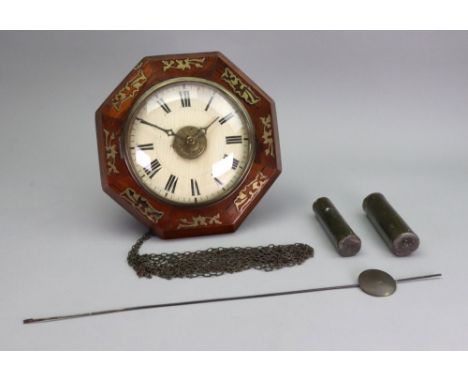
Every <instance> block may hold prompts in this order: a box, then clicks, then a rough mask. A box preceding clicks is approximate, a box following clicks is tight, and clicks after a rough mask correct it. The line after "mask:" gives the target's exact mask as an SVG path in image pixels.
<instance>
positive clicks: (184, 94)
mask: <svg viewBox="0 0 468 382" xmlns="http://www.w3.org/2000/svg"><path fill="white" fill-rule="evenodd" d="M179 95H180V103H181V104H182V107H190V106H192V105H191V104H190V93H189V91H188V90H183V91H181V92H179Z"/></svg>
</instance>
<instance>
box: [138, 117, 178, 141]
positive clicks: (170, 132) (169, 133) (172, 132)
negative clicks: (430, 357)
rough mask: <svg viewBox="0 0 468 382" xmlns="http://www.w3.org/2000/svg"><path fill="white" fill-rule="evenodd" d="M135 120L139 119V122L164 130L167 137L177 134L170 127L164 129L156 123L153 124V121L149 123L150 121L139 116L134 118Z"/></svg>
mask: <svg viewBox="0 0 468 382" xmlns="http://www.w3.org/2000/svg"><path fill="white" fill-rule="evenodd" d="M135 119H136V120H137V121H140V122H141V123H143V124H145V125H148V126H152V127H155V128H156V129H159V130H161V131H164V132H165V133H166V134H167V135H168V136H169V137H173V136H177V134H176V133H175V132H174V130H172V129H164V128H162V127H160V126H158V125H155V124H154V123H151V122H148V121H145V120H144V119H141V118H135Z"/></svg>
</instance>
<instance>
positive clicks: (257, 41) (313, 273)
mask: <svg viewBox="0 0 468 382" xmlns="http://www.w3.org/2000/svg"><path fill="white" fill-rule="evenodd" d="M467 48H468V34H467V33H466V32H308V33H307V32H304V33H301V32H297V33H296V32H294V33H293V32H117V33H116V32H73V33H72V32H0V116H1V137H0V170H1V188H0V219H1V220H0V222H1V226H0V243H1V248H0V251H1V252H0V348H1V349H325V350H326V349H468V330H467V322H468V304H467V301H468V284H467V277H466V276H467V268H468V253H467V251H466V217H467V212H468V203H467V201H468V162H467V159H468V151H467V143H468V126H467V121H468V107H467V105H468V69H467V68H468V49H467ZM210 50H220V51H222V52H224V53H225V54H226V55H227V56H228V57H229V58H230V59H232V60H233V61H234V62H235V63H236V64H237V65H238V66H239V67H240V68H242V69H243V70H244V71H245V72H246V73H247V74H248V75H250V76H251V77H252V78H253V79H254V80H255V81H256V82H257V83H258V84H259V85H260V86H261V87H262V88H263V89H264V90H265V91H266V92H267V93H268V94H269V95H271V96H272V97H273V98H274V99H275V100H276V105H277V111H278V122H279V130H280V137H281V148H282V157H283V174H282V175H281V176H280V178H279V179H278V181H277V182H276V183H275V185H274V186H273V187H272V189H271V190H270V192H269V193H268V194H267V195H266V196H265V198H264V199H263V200H262V202H261V203H260V204H259V205H258V206H257V208H256V209H255V210H254V212H253V213H252V214H251V215H250V216H249V217H248V218H247V220H246V221H245V222H244V224H243V225H242V226H241V228H240V229H239V230H238V231H237V232H236V233H234V234H230V235H221V236H216V237H202V238H196V239H184V240H173V241H162V240H159V239H153V240H152V241H151V242H150V243H148V244H147V245H146V246H145V247H144V249H145V250H152V251H173V250H178V251H181V250H188V249H201V248H206V247H210V246H232V245H260V244H268V243H271V242H273V243H278V244H279V243H291V242H306V243H309V244H311V245H312V246H313V247H314V248H315V250H316V256H315V258H314V259H312V260H309V261H308V262H306V263H305V264H304V265H302V266H300V267H295V268H292V269H286V270H281V271H277V272H272V273H263V272H259V271H247V272H243V273H240V274H236V275H229V276H224V277H219V278H212V279H195V280H173V281H166V280H159V279H152V280H146V279H144V280H141V279H138V278H137V277H136V276H135V274H134V273H133V270H131V269H130V268H129V267H128V266H127V264H126V252H127V250H128V248H129V247H130V246H131V244H132V243H133V241H134V240H135V239H136V238H137V237H138V235H140V234H141V233H142V232H144V231H145V228H144V227H142V226H141V225H140V224H139V223H138V222H136V221H135V220H134V219H133V218H132V217H131V216H130V215H128V214H127V213H126V212H125V211H124V210H123V209H122V208H120V207H119V206H118V205H117V204H116V203H115V202H113V201H112V200H111V199H110V198H109V197H107V196H106V195H105V194H104V193H103V192H102V191H101V188H100V182H99V173H98V163H97V150H96V141H95V127H94V111H95V109H96V108H97V107H98V106H99V105H100V103H101V102H102V101H103V100H104V98H105V97H106V96H107V95H108V94H109V93H110V92H111V91H112V90H113V89H114V87H115V86H116V85H117V83H118V82H119V81H120V80H121V79H122V78H123V77H124V76H125V75H126V74H127V73H128V72H129V71H130V69H131V68H132V67H133V66H134V65H135V64H136V63H137V62H138V61H139V59H140V58H141V57H143V56H145V55H154V54H168V53H184V52H197V51H210ZM373 191H382V192H384V193H385V194H386V195H387V197H388V199H389V200H390V201H391V202H392V204H393V205H394V206H395V207H396V208H397V209H398V210H399V211H400V212H401V214H402V215H403V216H404V217H405V218H406V220H407V221H408V222H409V224H410V225H411V226H412V227H413V229H414V230H415V231H416V232H417V233H418V234H419V235H420V237H421V240H422V245H421V248H420V250H418V251H417V252H416V253H415V254H414V255H413V256H411V257H408V258H396V257H394V256H393V255H392V254H391V253H390V252H389V251H388V250H387V248H386V247H385V246H384V244H383V243H382V241H381V240H380V238H379V237H378V236H377V234H376V233H375V231H374V230H373V229H372V227H371V226H370V224H369V223H368V221H367V219H366V217H365V215H364V214H363V212H362V209H361V202H362V199H363V198H364V197H365V196H366V195H367V194H369V193H370V192H373ZM323 195H326V196H329V197H330V198H331V199H332V200H333V201H334V202H335V204H336V205H337V206H338V208H339V209H340V210H341V212H342V213H343V214H344V216H346V218H347V219H348V221H349V223H350V224H351V225H352V226H353V227H354V228H355V230H356V232H357V233H358V234H359V235H360V236H361V238H362V240H363V248H362V251H361V252H360V254H359V255H357V256H356V257H354V258H340V257H339V256H338V255H337V254H336V253H335V252H334V250H333V248H332V246H331V245H330V243H329V241H328V239H327V238H326V237H325V235H324V234H323V232H322V231H321V229H320V227H319V225H318V223H317V221H316V220H315V218H314V216H313V214H312V212H311V204H312V202H313V201H314V200H315V199H316V198H317V197H319V196H323ZM369 267H376V268H382V269H385V270H387V271H388V272H390V273H392V274H393V275H395V276H396V277H404V276H411V275H417V274H424V273H432V272H442V273H443V275H444V276H443V278H442V279H441V280H438V281H423V282H416V283H411V284H405V285H401V286H400V287H399V290H398V292H397V293H396V294H395V295H394V296H392V297H390V298H384V299H377V298H371V297H369V296H367V295H365V294H363V293H362V292H360V291H359V290H357V289H354V290H342V291H333V292H326V293H315V294H310V295H299V296H291V297H281V298H273V299H264V300H251V301H238V302H231V303H220V304H210V305H198V306H191V307H179V308H171V309H164V310H155V311H142V312H132V313H125V314H120V315H110V316H101V317H94V318H86V319H80V320H70V321H61V322H56V323H48V324H39V325H30V326H23V325H22V323H21V320H22V319H23V318H27V317H38V316H43V315H51V314H52V315H53V314H65V313H75V312H82V311H88V310H94V309H103V308H113V307H122V306H128V305H136V304H149V303H158V302H168V301H178V300H186V299H198V298H207V297H217V296H230V295H237V294H248V293H261V292H271V291H279V290H288V289H295V288H310V287H315V286H326V285H334V284H340V283H352V282H354V281H355V279H356V277H357V275H358V274H359V272H360V271H362V270H363V269H366V268H369Z"/></svg>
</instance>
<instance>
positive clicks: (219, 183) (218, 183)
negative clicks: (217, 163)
mask: <svg viewBox="0 0 468 382" xmlns="http://www.w3.org/2000/svg"><path fill="white" fill-rule="evenodd" d="M213 180H214V181H215V182H216V184H217V185H218V186H220V187H222V186H223V182H221V181H220V180H219V179H218V178H213Z"/></svg>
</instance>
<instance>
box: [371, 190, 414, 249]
mask: <svg viewBox="0 0 468 382" xmlns="http://www.w3.org/2000/svg"><path fill="white" fill-rule="evenodd" d="M362 207H363V209H364V211H365V212H366V214H367V217H368V218H369V220H370V221H371V223H372V225H373V226H374V227H375V229H376V230H377V232H378V233H379V234H380V236H381V237H382V238H383V240H384V241H385V243H386V244H387V246H388V247H389V248H390V250H391V251H392V252H393V254H394V255H395V256H408V255H410V254H411V253H413V252H414V251H415V250H416V249H417V248H418V247H419V238H418V236H417V235H416V234H415V233H414V232H413V230H412V229H411V228H410V227H409V226H408V224H406V222H405V221H404V220H403V219H402V217H401V216H400V215H399V214H398V213H397V212H396V211H395V210H394V209H393V207H392V206H391V205H390V203H389V202H388V201H387V199H386V198H385V196H383V195H382V194H381V193H379V192H375V193H373V194H370V195H368V196H367V197H366V198H365V199H364V201H363V203H362Z"/></svg>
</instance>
